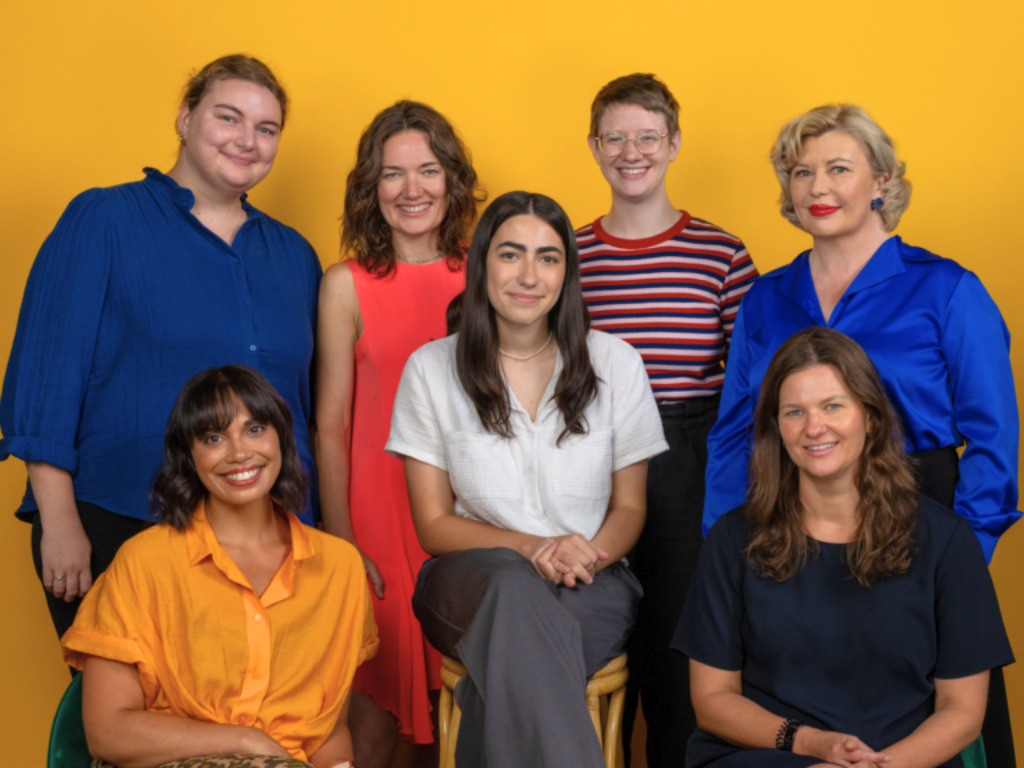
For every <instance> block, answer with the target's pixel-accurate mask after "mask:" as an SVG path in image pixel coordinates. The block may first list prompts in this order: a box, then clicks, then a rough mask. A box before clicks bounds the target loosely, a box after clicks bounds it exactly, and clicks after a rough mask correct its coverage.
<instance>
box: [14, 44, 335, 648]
mask: <svg viewBox="0 0 1024 768" xmlns="http://www.w3.org/2000/svg"><path fill="white" fill-rule="evenodd" d="M287 108H288V100H287V97H286V95H285V92H284V89H283V88H282V87H281V85H280V83H279V82H278V81H277V79H276V78H275V76H274V74H273V73H272V72H271V71H270V69H269V68H268V67H267V66H266V65H265V64H263V63H262V62H260V61H258V60H257V59H253V58H250V57H247V56H242V55H233V56H225V57H223V58H220V59H217V60H216V61H213V62H211V63H210V64H208V65H206V66H205V67H203V69H201V70H200V71H199V72H198V73H197V74H195V75H193V76H192V77H191V78H190V80H189V82H188V83H187V85H186V88H185V92H184V94H183V96H182V103H181V107H180V110H179V113H178V119H177V131H178V139H179V142H180V151H179V154H178V158H177V161H176V162H175V164H174V166H173V167H172V168H171V169H170V171H169V172H168V173H167V174H166V175H165V174H163V173H160V172H159V171H157V170H155V169H153V168H147V169H145V174H146V177H145V178H144V179H143V180H142V181H136V182H133V183H130V184H122V185H120V186H116V187H110V188H107V189H91V190H89V191H87V192H84V193H83V194H81V195H79V196H78V197H76V198H75V199H74V200H73V201H72V202H71V204H70V205H69V206H68V208H67V210H66V211H65V212H64V215H63V216H62V217H61V219H60V221H59V222H58V223H57V226H56V228H55V229H54V231H53V232H52V233H51V234H50V236H49V237H48V238H47V240H46V242H45V243H44V244H43V247H42V249H41V250H40V252H39V255H38V256H37V257H36V260H35V263H34V264H33V267H32V271H31V273H30V275H29V279H28V284H27V286H26V288H25V298H24V301H23V302H22V306H21V315H20V317H19V320H18V328H17V333H16V335H15V339H14V347H13V349H12V351H11V357H10V361H9V363H8V367H7V375H6V378H5V380H4V388H3V396H2V399H0V428H2V429H3V440H2V441H0V459H6V458H7V457H8V456H17V457H18V458H19V459H21V460H23V461H24V462H25V463H26V465H27V467H28V475H29V488H28V491H27V492H26V494H25V498H24V501H23V502H22V504H21V506H20V507H19V509H18V510H17V514H18V516H19V517H20V518H22V519H24V520H26V521H31V522H32V525H33V531H32V544H33V555H34V558H35V564H36V570H37V572H38V574H39V577H40V580H41V581H42V583H43V586H44V587H45V589H46V591H47V600H48V603H49V608H50V614H51V617H52V619H53V622H54V626H55V627H56V629H57V632H58V634H59V635H61V636H62V635H63V634H64V632H65V631H66V630H67V629H68V628H69V627H70V626H71V624H72V622H73V621H74V617H75V612H76V611H77V609H78V604H79V602H80V598H81V596H82V595H84V594H85V593H86V592H87V591H88V590H89V588H90V586H91V585H92V583H93V579H94V578H95V577H97V576H98V575H99V574H100V573H101V572H103V571H104V570H105V569H106V567H107V566H108V565H109V564H110V562H111V560H112V559H113V557H114V554H115V553H116V551H117V549H118V547H119V546H120V545H121V543H122V542H124V541H125V540H127V539H128V538H129V537H131V536H132V535H134V534H135V533H137V532H139V531H140V530H142V528H143V527H145V525H146V520H147V517H148V515H149V498H148V496H149V483H150V480H151V479H152V477H153V475H154V474H155V473H156V471H157V469H158V468H159V465H160V457H161V453H162V439H163V438H162V435H163V432H164V427H165V425H166V424H167V417H168V416H169V414H170V412H171V407H172V406H173V404H174V399H175V397H176V395H177V392H178V391H179V390H180V389H181V387H182V385H184V383H185V382H186V381H188V379H189V378H191V377H192V375H193V374H194V373H196V372H197V371H200V370H202V369H204V368H213V367H220V366H223V365H227V364H230V363H241V364H245V365H248V366H250V367H251V368H254V369H256V370H257V371H259V372H260V373H262V374H263V375H264V376H266V378H267V379H268V380H269V381H270V383H271V384H272V385H273V386H274V387H275V389H277V391H278V392H280V393H281V396H282V397H283V398H284V399H285V402H287V404H288V407H289V409H291V412H292V415H293V418H294V420H295V438H296V443H297V447H298V450H299V456H300V458H301V460H302V463H303V466H304V468H305V470H306V472H307V473H308V474H309V475H310V477H311V479H314V478H315V467H314V464H313V460H312V451H311V449H310V439H309V430H308V424H309V422H310V421H311V411H310V381H309V375H310V364H311V361H312V357H313V326H314V320H315V313H316V299H317V290H318V286H319V282H320V275H321V269H320V263H319V261H318V259H317V257H316V254H315V253H314V251H313V249H312V247H310V245H309V243H307V242H306V241H305V240H304V239H303V238H302V236H301V235H299V234H298V233H297V232H295V231H294V230H292V229H290V228H289V227H286V226H284V225H283V224H280V223H279V222H276V221H274V220H273V219H271V218H270V217H269V216H266V215H264V214H263V213H261V212H260V211H258V210H257V209H256V208H254V207H253V206H252V205H250V204H249V203H248V202H247V201H246V192H247V191H248V190H249V189H251V188H252V187H254V186H256V185H257V184H258V183H259V182H260V181H262V180H263V178H264V177H265V176H266V175H267V174H268V173H269V172H270V169H271V167H272V166H273V164H274V159H275V157H276V155H277V149H278V142H279V140H280V136H281V131H282V129H283V128H284V125H285V119H286V116H287ZM295 511H296V513H297V514H299V515H300V517H301V518H302V519H303V521H304V522H307V523H311V522H312V509H311V508H310V507H309V505H307V507H306V509H305V510H302V509H297V510H295Z"/></svg>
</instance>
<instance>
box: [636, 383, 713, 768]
mask: <svg viewBox="0 0 1024 768" xmlns="http://www.w3.org/2000/svg"><path fill="white" fill-rule="evenodd" d="M718 401H719V397H718V396H717V395H716V396H713V397H701V398H693V399H691V400H682V401H679V402H676V403H665V404H661V405H659V406H658V410H659V411H660V413H661V423H662V426H663V428H664V430H665V439H666V440H667V441H668V444H669V451H668V452H667V453H663V454H661V455H659V456H655V457H654V458H653V459H651V461H650V464H648V469H647V522H646V524H645V525H644V530H643V533H642V534H641V535H640V540H639V541H638V542H637V544H636V547H635V549H634V550H633V552H631V553H630V555H629V558H628V559H629V567H630V569H631V570H632V571H633V573H635V574H636V576H637V578H638V579H639V580H640V584H641V585H642V586H643V588H644V599H643V600H642V601H641V602H640V610H639V613H638V614H637V621H636V627H635V628H634V630H633V634H632V636H631V637H630V639H629V643H628V645H627V648H626V651H627V653H628V654H629V683H628V685H627V688H626V708H625V711H624V713H623V728H622V735H623V749H624V750H625V754H626V765H627V766H628V765H629V760H630V757H631V753H630V752H631V751H630V740H631V738H632V734H633V722H634V720H635V719H636V711H637V700H638V698H642V700H643V708H644V719H645V720H646V722H647V747H646V751H647V765H648V766H650V768H678V766H681V765H684V764H685V762H686V742H687V741H688V740H689V738H690V735H691V734H692V733H693V729H694V728H695V727H696V725H697V718H696V716H695V715H694V713H693V704H692V702H691V700H690V666H689V659H687V658H686V657H685V656H683V654H681V653H679V652H678V651H675V650H672V649H671V648H669V643H670V642H671V640H672V635H673V633H674V632H675V630H676V624H677V623H678V621H679V615H680V613H682V610H683V603H684V602H685V600H686V592H687V590H688V589H689V587H690V580H691V579H692V578H693V573H694V571H695V570H696V568H697V557H698V555H699V554H700V547H701V544H702V543H703V537H702V536H701V532H700V525H701V517H702V515H703V510H704V469H705V468H706V467H707V463H708V450H707V444H708V432H710V431H711V427H712V426H713V425H714V423H715V420H716V419H717V418H718Z"/></svg>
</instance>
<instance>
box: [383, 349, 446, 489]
mask: <svg viewBox="0 0 1024 768" xmlns="http://www.w3.org/2000/svg"><path fill="white" fill-rule="evenodd" d="M442 341H447V340H442ZM432 347H433V345H432V344H428V345H427V346H426V347H421V348H420V349H418V350H417V351H416V352H414V353H413V354H412V356H411V357H410V358H409V361H408V362H407V363H406V364H405V369H404V370H403V371H402V380H401V381H400V382H399V384H398V393H397V394H396V395H395V407H394V410H393V411H392V414H391V432H390V435H389V436H388V442H387V445H386V446H384V450H386V451H387V452H388V453H390V454H391V455H392V456H395V457H396V458H402V457H403V456H408V457H410V458H413V459H416V460H418V461H422V462H424V463H426V464H431V465H432V466H435V467H437V468H438V469H443V470H444V471H446V472H447V471H448V461H447V458H446V457H445V449H444V434H443V433H442V431H441V425H440V423H439V421H438V418H437V409H436V406H435V404H434V400H433V396H432V392H431V387H430V384H431V382H430V377H429V376H428V374H427V372H426V365H425V363H426V362H427V361H426V360H425V357H426V355H427V354H429V353H430V352H432V351H433V349H432ZM444 381H445V379H444V377H439V378H438V380H437V381H435V382H434V383H435V385H439V386H443V382H444Z"/></svg>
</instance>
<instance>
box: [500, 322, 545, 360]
mask: <svg viewBox="0 0 1024 768" xmlns="http://www.w3.org/2000/svg"><path fill="white" fill-rule="evenodd" d="M496 320H497V323H498V347H499V349H501V350H503V351H505V352H508V353H509V354H512V355H515V356H516V357H526V356H527V355H532V354H534V353H535V352H537V350H539V349H540V348H541V347H543V346H544V344H545V343H546V342H547V340H548V339H549V338H550V336H551V329H550V328H549V327H548V319H547V317H546V316H545V317H544V318H543V319H542V320H541V321H539V322H537V323H534V324H532V325H527V326H522V325H509V324H507V323H505V322H504V321H503V320H502V319H501V318H500V317H499V318H496ZM551 347H554V344H553V343H552V344H550V345H549V347H548V348H549V349H550V348H551ZM544 351H545V352H547V350H544Z"/></svg>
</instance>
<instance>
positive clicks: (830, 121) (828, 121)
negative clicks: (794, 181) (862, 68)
mask: <svg viewBox="0 0 1024 768" xmlns="http://www.w3.org/2000/svg"><path fill="white" fill-rule="evenodd" d="M832 131H837V132H839V133H845V134H847V135H848V136H852V137H853V138H854V139H855V140H856V142H857V143H858V144H860V147H861V149H862V150H864V154H865V156H867V159H868V163H869V164H870V165H871V170H872V173H873V174H874V177H875V178H876V179H879V178H881V177H882V176H884V175H885V174H889V180H888V181H887V182H885V184H884V185H882V190H883V195H882V200H883V202H882V207H881V208H880V209H878V213H879V214H880V215H881V217H882V223H883V224H884V225H885V229H886V231H887V232H892V231H893V230H894V229H896V225H897V224H899V223H900V217H901V216H902V215H903V213H904V211H906V210H907V208H908V207H909V206H910V193H911V190H912V186H911V184H910V181H909V179H907V178H906V176H905V174H906V172H907V164H906V163H904V162H901V161H900V159H899V158H898V157H897V156H896V149H895V148H894V147H893V144H892V139H890V138H889V134H887V133H886V132H885V131H883V130H882V128H881V126H880V125H878V123H876V122H875V121H874V120H872V119H871V115H869V114H868V113H867V112H866V111H865V110H864V109H862V108H861V107H858V106H855V105H853V104H830V105H827V106H824V107H816V108H815V109H812V110H811V111H810V112H805V113H804V114H802V115H800V116H799V117H794V118H793V119H792V120H790V121H789V122H788V123H786V124H785V125H784V126H783V127H782V130H781V131H780V132H779V137H778V138H777V139H776V140H775V146H774V147H773V148H772V153H771V161H772V165H773V166H774V167H775V175H776V176H777V177H778V179H779V184H781V185H782V194H781V195H779V205H780V207H781V213H782V217H783V218H784V219H786V220H787V221H788V222H789V223H790V224H792V225H793V226H795V227H798V228H800V229H803V227H800V222H799V220H798V219H797V216H796V211H795V210H794V207H793V197H792V195H791V194H790V191H789V175H790V173H791V172H792V170H793V168H794V167H795V166H796V164H797V163H799V162H800V157H801V155H803V146H804V142H805V141H807V140H808V139H814V138H817V137H818V136H822V135H824V134H826V133H831V132H832Z"/></svg>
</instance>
